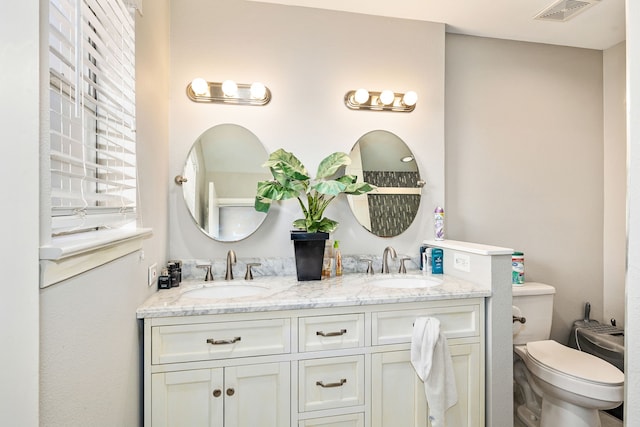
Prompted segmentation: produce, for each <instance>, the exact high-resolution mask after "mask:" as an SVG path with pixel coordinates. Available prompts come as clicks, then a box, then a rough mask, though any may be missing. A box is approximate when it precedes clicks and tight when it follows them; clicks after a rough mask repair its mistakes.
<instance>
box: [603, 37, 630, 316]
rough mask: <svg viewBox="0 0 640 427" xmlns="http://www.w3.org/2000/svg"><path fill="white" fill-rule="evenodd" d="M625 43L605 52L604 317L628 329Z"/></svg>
mask: <svg viewBox="0 0 640 427" xmlns="http://www.w3.org/2000/svg"><path fill="white" fill-rule="evenodd" d="M625 53H626V52H625V43H624V42H622V43H619V44H618V45H616V46H613V47H611V48H610V49H607V50H605V51H604V52H603V66H604V75H603V77H604V201H603V209H604V227H603V239H604V240H603V254H602V255H603V258H602V261H603V316H602V320H605V321H608V320H609V319H612V318H614V319H616V321H617V325H618V327H621V328H624V326H625V321H624V295H625V290H624V288H625V271H626V231H627V224H626V202H627V200H626V196H627V136H626V105H627V104H626V84H625V78H626V71H625V65H626V61H625Z"/></svg>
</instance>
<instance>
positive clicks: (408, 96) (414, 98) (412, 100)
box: [402, 90, 418, 107]
mask: <svg viewBox="0 0 640 427" xmlns="http://www.w3.org/2000/svg"><path fill="white" fill-rule="evenodd" d="M416 102H418V94H417V93H415V92H414V91H412V90H410V91H409V92H406V93H405V94H404V96H403V97H402V103H403V104H404V105H406V106H407V107H412V106H414V105H416Z"/></svg>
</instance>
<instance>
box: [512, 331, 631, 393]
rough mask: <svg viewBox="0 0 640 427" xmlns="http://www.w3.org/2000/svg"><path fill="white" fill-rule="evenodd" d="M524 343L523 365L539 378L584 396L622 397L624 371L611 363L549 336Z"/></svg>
mask: <svg viewBox="0 0 640 427" xmlns="http://www.w3.org/2000/svg"><path fill="white" fill-rule="evenodd" d="M525 347H526V354H524V356H525V357H523V360H524V362H525V364H526V365H527V368H528V369H529V370H530V371H531V372H532V373H533V374H534V375H536V376H537V377H539V378H540V379H542V380H543V381H546V382H548V383H549V384H551V385H553V386H556V387H558V388H561V389H564V390H567V391H571V392H573V393H578V394H580V395H583V396H585V397H590V398H593V399H599V400H605V401H622V399H623V394H624V374H623V373H622V371H620V370H619V369H618V368H616V367H615V366H613V365H612V364H610V363H608V362H606V361H604V360H602V359H599V358H597V357H595V356H593V355H591V354H588V353H584V352H581V351H578V350H575V349H573V348H570V347H567V346H564V345H562V344H560V343H557V342H555V341H552V340H546V341H535V342H530V343H527V344H526V346H525ZM518 353H520V352H518ZM523 353H525V352H523ZM521 356H523V354H521Z"/></svg>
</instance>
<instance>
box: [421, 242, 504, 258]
mask: <svg viewBox="0 0 640 427" xmlns="http://www.w3.org/2000/svg"><path fill="white" fill-rule="evenodd" d="M422 243H424V244H425V245H429V246H435V247H438V248H443V249H452V250H454V251H460V252H469V253H472V254H478V255H487V256H492V255H511V254H513V249H510V248H503V247H500V246H491V245H483V244H481V243H472V242H461V241H458V240H424V241H423V242H422Z"/></svg>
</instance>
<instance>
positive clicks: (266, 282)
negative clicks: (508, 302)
mask: <svg viewBox="0 0 640 427" xmlns="http://www.w3.org/2000/svg"><path fill="white" fill-rule="evenodd" d="M425 278H426V279H430V278H435V279H436V280H441V281H442V283H441V284H438V285H436V286H430V287H421V288H411V287H409V288H407V287H401V288H390V287H386V286H378V285H376V283H378V284H379V283H380V281H381V280H407V279H425ZM225 285H226V286H234V285H252V286H260V287H263V288H264V291H263V292H261V293H260V294H258V295H253V296H245V297H236V298H226V299H204V298H193V297H190V296H189V294H188V292H189V291H191V290H194V289H199V288H203V287H212V286H225ZM490 295H491V290H489V289H485V288H482V287H480V286H479V285H476V284H474V283H471V282H467V281H464V280H461V279H457V278H454V277H451V276H447V275H437V276H435V275H434V276H427V275H423V274H421V273H420V272H417V273H415V274H410V273H408V274H384V275H383V274H377V275H373V276H371V275H366V274H348V275H344V276H341V277H334V278H331V279H323V280H316V281H307V282H298V281H297V279H296V277H292V276H285V277H283V276H267V277H256V278H255V279H254V280H252V281H245V280H238V279H236V280H233V281H224V280H217V281H213V282H203V281H186V282H183V283H182V284H181V285H180V286H179V287H176V288H172V289H166V290H158V292H156V293H155V294H154V295H152V296H151V297H150V298H149V299H147V301H145V302H144V304H142V305H141V306H140V307H138V309H137V311H136V314H137V317H138V318H140V319H143V318H148V317H169V316H194V315H206V314H223V313H246V312H258V311H276V310H297V309H308V308H327V307H344V306H358V305H369V304H390V303H407V302H421V301H434V300H446V299H464V298H481V297H488V296H490Z"/></svg>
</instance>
